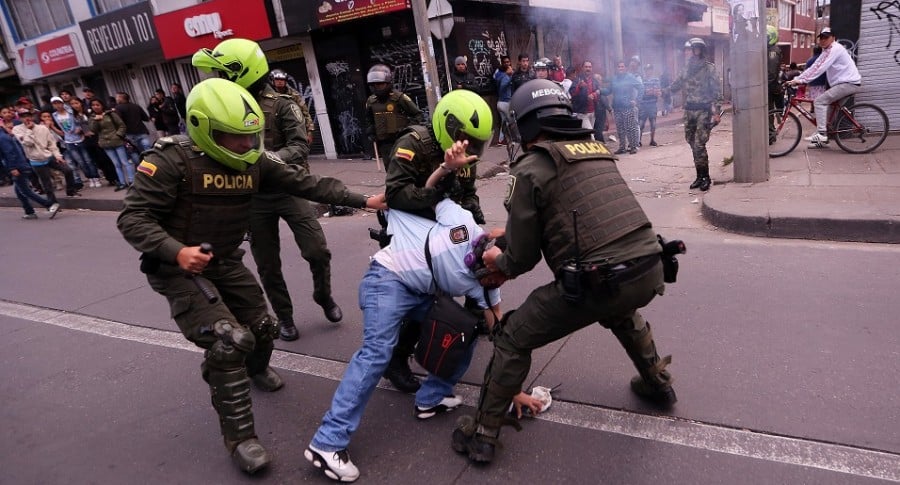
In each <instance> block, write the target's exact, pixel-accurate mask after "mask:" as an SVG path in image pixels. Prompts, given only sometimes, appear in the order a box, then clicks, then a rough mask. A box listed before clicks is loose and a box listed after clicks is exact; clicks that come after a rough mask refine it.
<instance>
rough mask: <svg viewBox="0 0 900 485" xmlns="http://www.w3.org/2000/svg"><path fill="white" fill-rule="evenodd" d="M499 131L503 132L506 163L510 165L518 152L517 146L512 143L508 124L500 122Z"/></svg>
mask: <svg viewBox="0 0 900 485" xmlns="http://www.w3.org/2000/svg"><path fill="white" fill-rule="evenodd" d="M500 131H501V132H503V136H504V140H505V141H506V155H507V157H508V158H507V162H508V163H512V162H513V161H514V160H515V159H516V153H517V152H518V151H519V144H518V143H516V142H514V141H513V138H512V133H511V132H512V130H511V129H510V126H509V123H507V122H506V121H505V120H504V121H500Z"/></svg>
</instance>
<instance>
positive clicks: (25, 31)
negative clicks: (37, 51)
mask: <svg viewBox="0 0 900 485" xmlns="http://www.w3.org/2000/svg"><path fill="white" fill-rule="evenodd" d="M6 4H7V6H8V8H9V15H10V17H12V21H13V26H14V28H15V30H16V31H15V33H14V35H13V37H14V38H15V40H16V41H17V42H18V41H22V40H28V39H33V38H35V37H39V36H41V35H44V34H47V33H50V32H53V31H55V30H59V29H61V28H63V27H68V26H70V25H72V24H74V23H75V21H74V20H72V12H70V11H69V5H68V3H67V2H66V0H7V2H6Z"/></svg>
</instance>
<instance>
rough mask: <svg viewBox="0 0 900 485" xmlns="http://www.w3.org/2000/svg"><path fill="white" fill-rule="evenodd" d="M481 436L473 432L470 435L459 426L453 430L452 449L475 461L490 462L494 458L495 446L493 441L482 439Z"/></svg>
mask: <svg viewBox="0 0 900 485" xmlns="http://www.w3.org/2000/svg"><path fill="white" fill-rule="evenodd" d="M481 438H482V436H481V435H479V434H478V433H475V434H474V435H472V436H466V434H465V433H464V432H463V430H461V429H460V428H456V429H454V430H453V436H452V442H451V446H452V447H453V451H455V452H457V453H462V454H465V455H466V456H468V457H469V459H470V460H472V461H474V462H476V463H490V462H491V461H492V460H493V459H494V450H495V448H496V447H495V446H494V444H493V443H489V442H487V441H483V440H482V439H481Z"/></svg>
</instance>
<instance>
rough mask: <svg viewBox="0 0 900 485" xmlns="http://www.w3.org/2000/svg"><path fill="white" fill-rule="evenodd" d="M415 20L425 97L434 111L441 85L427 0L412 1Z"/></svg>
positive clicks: (429, 107) (431, 110) (439, 95)
mask: <svg viewBox="0 0 900 485" xmlns="http://www.w3.org/2000/svg"><path fill="white" fill-rule="evenodd" d="M410 4H411V7H412V12H413V20H414V21H415V23H416V40H417V41H418V44H419V57H420V58H421V60H422V79H423V81H424V83H425V97H426V98H427V99H428V111H429V112H431V113H434V107H435V105H437V102H438V99H440V97H441V92H440V86H438V85H437V84H435V81H436V80H437V79H439V77H438V73H437V65H436V64H435V61H434V44H433V43H432V41H431V29H429V27H428V9H427V7H426V6H425V0H412V1H411V2H410Z"/></svg>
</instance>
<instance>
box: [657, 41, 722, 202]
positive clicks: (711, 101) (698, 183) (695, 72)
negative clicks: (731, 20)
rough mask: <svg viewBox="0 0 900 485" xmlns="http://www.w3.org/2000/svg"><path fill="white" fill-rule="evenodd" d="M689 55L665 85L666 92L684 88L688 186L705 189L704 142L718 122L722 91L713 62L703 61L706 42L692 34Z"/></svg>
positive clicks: (706, 161)
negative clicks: (692, 172)
mask: <svg viewBox="0 0 900 485" xmlns="http://www.w3.org/2000/svg"><path fill="white" fill-rule="evenodd" d="M688 43H690V45H691V51H692V52H693V55H692V56H691V58H690V59H688V62H687V64H686V65H685V66H684V69H682V70H681V73H680V74H679V75H678V78H677V79H675V80H674V81H673V82H672V84H670V85H669V87H668V88H667V89H668V91H669V92H677V91H680V90H682V89H684V138H685V140H686V141H687V142H688V145H690V147H691V153H692V154H693V157H694V168H695V169H696V171H697V178H696V179H694V181H693V182H692V183H691V186H690V188H691V189H696V188H699V189H700V190H702V191H707V190H709V186H710V185H712V180H711V179H710V178H709V153H707V152H706V142H708V141H709V133H710V130H711V129H712V127H713V126H714V125H715V124H718V123H719V120H720V117H719V113H721V112H722V91H721V89H720V86H721V84H722V83H721V82H719V75H718V74H717V73H716V65H715V64H713V63H712V62H709V61H707V60H706V42H705V41H704V40H703V39H701V38H699V37H694V38H693V39H690V40H689V41H688Z"/></svg>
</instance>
